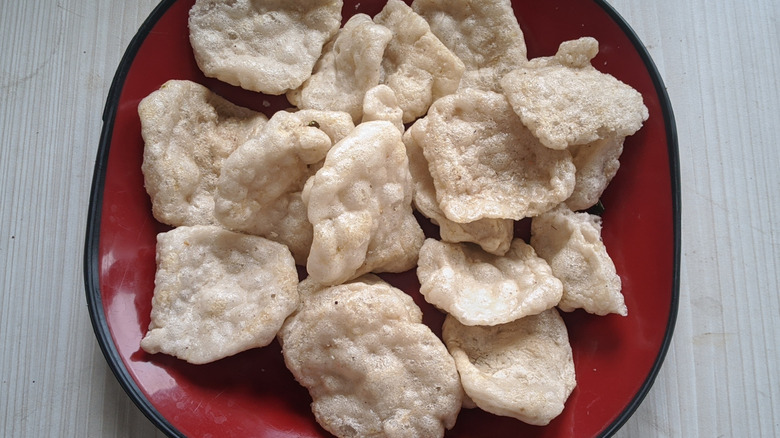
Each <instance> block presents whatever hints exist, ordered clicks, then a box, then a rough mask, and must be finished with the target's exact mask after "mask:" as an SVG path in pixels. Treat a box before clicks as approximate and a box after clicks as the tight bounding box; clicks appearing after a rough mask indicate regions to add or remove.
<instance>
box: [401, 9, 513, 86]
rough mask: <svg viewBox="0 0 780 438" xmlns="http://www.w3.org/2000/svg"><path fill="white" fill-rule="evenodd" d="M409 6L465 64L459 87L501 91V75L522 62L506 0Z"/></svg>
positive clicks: (511, 14)
mask: <svg viewBox="0 0 780 438" xmlns="http://www.w3.org/2000/svg"><path fill="white" fill-rule="evenodd" d="M412 9H414V11H415V12H417V13H418V14H420V15H421V16H423V17H424V18H425V19H426V21H428V23H430V27H431V31H432V32H433V34H434V35H436V36H437V37H438V38H439V39H440V40H441V41H442V42H443V43H444V45H445V46H447V47H448V48H449V49H450V50H452V52H453V53H455V55H457V56H458V58H460V59H461V60H462V61H463V63H464V66H465V72H464V73H463V77H462V79H461V84H460V87H461V88H479V89H483V90H491V91H497V92H500V91H501V85H500V83H499V81H500V79H501V77H502V76H503V75H504V74H506V73H507V72H509V71H511V70H512V69H514V68H516V67H519V66H521V65H523V64H524V63H525V62H526V46H525V39H524V38H523V31H522V30H521V29H520V25H519V24H518V23H517V18H516V17H515V13H514V10H513V9H512V3H511V2H510V0H479V1H473V0H414V2H413V3H412Z"/></svg>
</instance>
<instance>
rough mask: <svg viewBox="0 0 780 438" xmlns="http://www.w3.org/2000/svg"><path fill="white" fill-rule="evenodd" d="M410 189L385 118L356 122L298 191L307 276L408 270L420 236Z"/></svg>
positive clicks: (325, 278) (401, 152)
mask: <svg viewBox="0 0 780 438" xmlns="http://www.w3.org/2000/svg"><path fill="white" fill-rule="evenodd" d="M412 190H413V186H412V179H411V175H410V174H409V163H408V159H407V157H406V150H405V148H404V144H403V142H402V141H401V133H400V132H398V129H397V128H396V127H395V126H394V125H393V124H392V123H390V122H386V121H372V122H366V123H361V124H360V125H358V126H357V127H356V128H355V129H354V130H353V131H352V132H351V133H350V134H349V135H347V137H345V138H344V139H343V140H341V141H340V142H339V143H337V144H336V145H335V146H333V148H332V149H331V150H330V152H328V156H327V157H326V159H325V164H324V165H323V167H322V168H321V169H320V170H318V171H317V173H316V174H315V175H314V176H313V177H312V179H311V180H309V182H307V184H306V187H305V188H304V191H303V200H304V202H305V203H306V204H307V206H308V212H309V221H310V222H311V223H312V224H313V226H314V239H313V241H312V247H311V252H310V254H309V258H308V261H307V264H306V267H307V270H308V272H309V275H311V276H312V277H313V278H314V279H316V280H317V281H318V282H320V283H324V284H338V283H343V282H345V281H347V280H349V279H351V278H355V277H357V276H359V275H362V274H365V273H367V272H403V271H406V270H409V269H411V268H413V267H414V266H415V264H416V263H417V253H418V251H419V249H420V246H422V242H423V239H424V235H423V232H422V229H421V228H420V225H419V224H418V223H417V219H415V217H414V215H413V213H412V206H411V203H412Z"/></svg>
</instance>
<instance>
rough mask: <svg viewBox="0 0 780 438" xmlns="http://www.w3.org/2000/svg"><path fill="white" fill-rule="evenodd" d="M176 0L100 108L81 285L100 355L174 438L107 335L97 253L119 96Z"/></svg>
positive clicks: (155, 13) (138, 37)
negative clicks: (131, 68) (129, 75)
mask: <svg viewBox="0 0 780 438" xmlns="http://www.w3.org/2000/svg"><path fill="white" fill-rule="evenodd" d="M175 1H176V0H162V1H160V3H158V4H157V6H156V7H155V8H154V9H153V10H152V12H151V13H150V14H149V16H148V17H147V18H146V20H145V21H144V22H143V23H142V24H141V26H140V27H139V29H138V31H137V32H136V34H135V35H134V36H133V38H132V40H130V43H129V44H128V46H127V49H125V53H124V55H123V56H122V60H121V61H120V63H119V67H118V68H117V71H116V73H115V74H114V78H113V80H112V82H111V87H110V88H109V92H108V97H107V98H106V106H105V107H104V108H103V115H102V120H103V128H102V130H101V133H100V141H99V144H98V151H97V155H96V158H95V166H94V171H93V175H92V188H91V190H90V197H89V211H88V216H87V230H86V239H85V243H84V260H83V264H84V286H85V291H86V300H87V308H88V312H89V317H90V320H91V322H92V330H93V331H94V332H95V336H96V338H97V341H98V345H99V346H100V350H101V351H102V353H103V356H104V357H105V359H106V362H108V365H109V368H110V369H111V371H112V373H113V374H114V376H115V377H116V379H117V381H119V384H120V385H121V387H122V389H123V390H124V391H125V393H126V394H127V395H128V397H129V398H130V399H131V400H132V401H133V403H134V404H135V405H136V407H137V408H138V409H139V410H140V411H141V412H142V413H143V414H144V416H146V418H147V419H149V420H150V421H151V422H152V424H154V425H155V426H156V427H157V428H158V429H160V430H161V431H162V432H164V433H165V434H166V435H167V436H169V437H173V438H179V437H182V438H183V437H185V435H184V434H182V433H181V432H180V431H179V430H177V429H176V428H175V427H174V426H173V425H172V424H171V423H169V422H168V421H167V420H166V419H165V418H163V417H162V416H161V415H160V412H159V411H158V410H157V409H156V408H155V407H154V406H153V405H152V404H151V402H150V401H149V399H148V398H147V397H146V396H145V395H144V394H143V392H142V391H141V389H140V388H139V387H138V385H137V384H136V383H135V381H134V380H133V378H132V377H131V376H130V373H129V372H128V370H127V368H126V367H125V365H124V363H123V361H122V359H121V357H120V356H119V352H118V351H117V349H116V345H115V344H114V341H113V339H112V338H111V335H110V330H109V327H108V323H107V321H106V315H105V313H104V309H103V300H102V298H101V295H100V278H99V275H98V272H99V270H100V266H99V261H98V256H99V249H100V226H101V212H102V208H103V190H104V184H105V178H106V166H107V164H108V156H109V150H110V147H111V137H112V134H113V130H114V119H115V118H116V113H117V109H118V106H119V98H120V96H121V94H122V90H123V88H124V84H125V80H126V79H127V74H128V72H129V70H130V66H131V64H132V62H133V60H134V59H135V56H136V54H137V53H138V50H139V48H140V47H141V44H142V43H143V42H144V40H145V39H146V36H147V35H148V34H149V32H150V31H151V29H152V28H153V27H154V25H155V24H156V23H157V22H158V21H159V20H160V18H161V17H162V16H163V14H165V12H166V11H167V10H168V9H169V8H170V7H171V5H173V3H174V2H175Z"/></svg>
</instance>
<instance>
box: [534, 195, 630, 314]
mask: <svg viewBox="0 0 780 438" xmlns="http://www.w3.org/2000/svg"><path fill="white" fill-rule="evenodd" d="M531 245H532V246H533V247H534V249H535V250H536V252H537V253H538V254H539V255H540V256H541V257H542V258H544V259H545V260H547V262H548V263H549V264H550V267H551V268H552V271H553V274H554V275H555V276H556V277H558V278H559V279H560V280H561V282H563V297H562V298H561V302H560V303H559V304H558V307H559V308H560V309H561V310H563V311H566V312H571V311H572V310H574V309H580V308H581V309H584V310H585V311H587V312H589V313H595V314H597V315H606V314H608V313H617V314H619V315H623V316H625V315H627V314H628V309H627V308H626V304H625V302H624V299H623V294H622V293H621V287H622V286H621V281H620V277H619V276H618V275H617V272H616V270H615V264H614V263H613V262H612V259H611V258H610V256H609V254H607V248H606V246H604V242H602V240H601V218H600V217H598V216H596V215H592V214H588V213H575V212H572V211H571V210H569V209H568V208H567V207H566V206H565V205H562V206H560V207H558V208H556V209H554V210H552V211H549V212H547V213H545V214H542V215H540V216H538V217H535V218H533V220H532V221H531Z"/></svg>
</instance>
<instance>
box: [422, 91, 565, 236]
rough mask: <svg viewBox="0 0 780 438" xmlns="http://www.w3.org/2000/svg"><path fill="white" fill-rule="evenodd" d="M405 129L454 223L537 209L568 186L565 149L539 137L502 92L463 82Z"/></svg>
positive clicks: (560, 196)
mask: <svg viewBox="0 0 780 438" xmlns="http://www.w3.org/2000/svg"><path fill="white" fill-rule="evenodd" d="M410 129H411V132H412V133H411V135H412V137H413V138H414V141H416V142H417V144H418V145H419V146H420V147H421V148H422V150H423V154H424V155H425V158H426V159H427V160H428V167H429V170H430V172H431V176H432V177H433V183H434V186H435V188H436V197H437V200H438V202H439V207H440V208H441V209H442V211H443V212H444V214H445V216H446V217H447V218H448V219H450V220H452V221H454V222H459V223H468V222H474V221H476V220H479V219H482V218H502V219H515V220H519V219H523V218H525V217H530V216H535V215H537V214H540V213H543V212H545V211H547V210H549V209H551V208H552V207H554V206H555V205H557V204H558V203H560V202H562V201H564V200H565V199H566V198H568V197H569V195H570V194H571V192H572V190H573V189H574V175H575V168H574V164H572V159H571V154H570V153H569V151H566V150H563V151H554V150H552V149H549V148H546V147H544V146H543V145H542V144H541V143H539V140H538V139H537V138H536V137H534V135H533V134H532V133H531V132H530V131H529V130H528V129H527V128H526V127H525V126H523V124H522V122H521V121H520V119H519V118H518V117H517V114H515V113H514V111H512V108H511V107H510V106H509V103H508V102H507V100H506V98H504V96H503V95H501V94H498V93H494V92H491V91H481V90H477V89H461V90H459V91H458V92H457V93H456V94H451V95H449V96H445V97H443V98H441V99H439V100H437V101H436V102H435V103H434V104H433V105H432V106H431V108H430V110H429V111H428V115H427V116H426V117H425V118H424V119H421V120H419V121H418V122H417V123H415V124H414V125H413V126H412V127H411V128H410Z"/></svg>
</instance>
